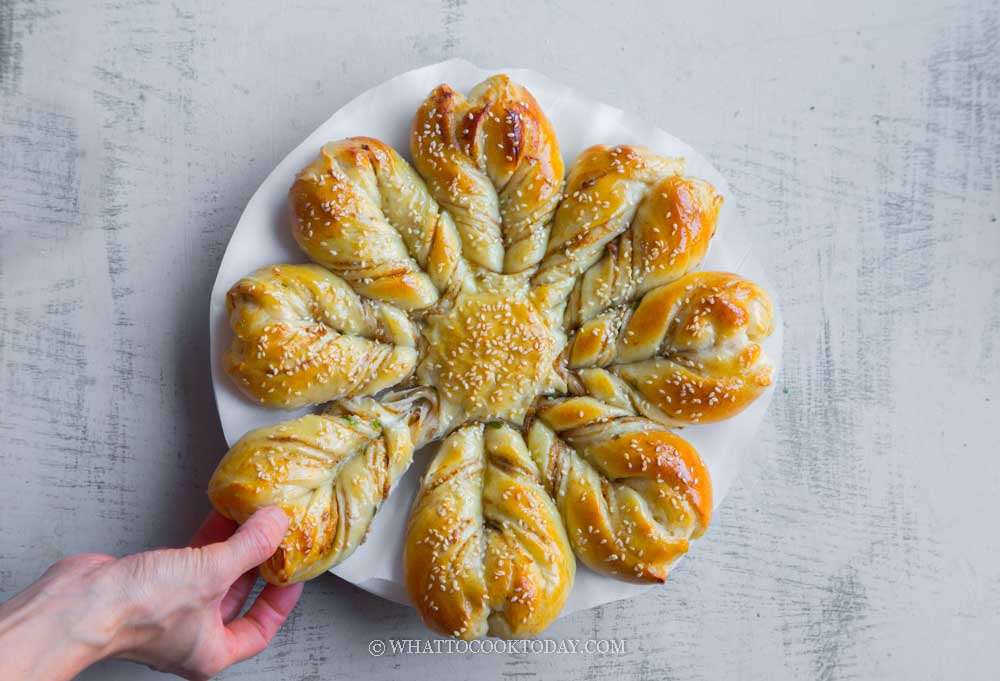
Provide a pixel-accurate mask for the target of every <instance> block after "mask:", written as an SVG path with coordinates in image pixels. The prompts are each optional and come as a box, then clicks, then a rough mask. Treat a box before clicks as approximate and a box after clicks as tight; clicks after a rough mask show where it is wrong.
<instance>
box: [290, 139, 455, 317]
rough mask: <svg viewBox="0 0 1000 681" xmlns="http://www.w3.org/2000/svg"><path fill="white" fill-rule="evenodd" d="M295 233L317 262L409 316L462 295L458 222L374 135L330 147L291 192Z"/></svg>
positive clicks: (321, 153) (305, 169)
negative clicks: (454, 220) (416, 311)
mask: <svg viewBox="0 0 1000 681" xmlns="http://www.w3.org/2000/svg"><path fill="white" fill-rule="evenodd" d="M289 205H290V210H291V222H292V234H293V235H294V236H295V240H296V241H297V242H298V244H299V246H300V247H301V248H302V250H303V251H305V253H306V255H308V256H309V259H310V260H312V261H313V262H317V263H319V264H320V265H323V266H325V267H327V268H329V269H330V270H332V271H333V272H336V273H337V274H339V275H340V276H342V277H344V279H346V280H347V281H349V282H350V283H351V285H352V286H353V287H354V289H355V290H356V291H357V292H358V293H360V294H362V295H364V296H368V297H370V298H375V299H377V300H382V301H386V302H390V303H393V304H394V305H397V306H398V307H401V308H403V309H405V310H417V309H421V308H426V307H429V306H431V305H433V304H434V303H436V302H438V299H439V298H441V297H442V296H444V297H445V298H448V297H449V296H453V295H455V294H457V293H458V291H459V290H461V288H462V286H463V285H464V282H465V277H466V273H467V267H466V265H465V262H464V259H463V258H462V254H461V243H460V241H459V237H458V233H457V232H456V231H455V224H454V223H453V222H452V220H451V217H450V216H449V215H448V213H445V212H443V211H442V210H441V208H440V207H439V206H438V204H437V202H436V201H435V200H434V199H433V198H432V197H431V195H430V193H428V191H427V186H426V185H425V184H424V181H423V180H422V179H420V176H419V175H417V174H416V173H415V172H414V171H413V168H411V167H410V164H408V163H407V162H406V161H405V160H403V158H402V157H401V156H400V155H399V154H398V153H396V151H395V150H394V149H393V148H392V147H390V146H389V145H387V144H385V143H383V142H380V141H378V140H376V139H372V138H370V137H352V138H350V139H345V140H341V141H339V142H331V143H330V144H327V145H325V146H324V147H323V149H322V150H321V151H320V155H319V158H317V159H316V160H315V161H313V162H312V163H311V164H309V165H308V166H306V167H305V168H304V169H303V170H302V172H300V173H299V175H298V177H297V178H296V180H295V184H293V185H292V188H291V190H290V191H289Z"/></svg>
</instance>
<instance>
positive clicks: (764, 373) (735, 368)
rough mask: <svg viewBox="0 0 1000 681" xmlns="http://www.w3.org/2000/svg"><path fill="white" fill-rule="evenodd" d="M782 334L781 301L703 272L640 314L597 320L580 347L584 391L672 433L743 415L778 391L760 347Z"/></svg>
mask: <svg viewBox="0 0 1000 681" xmlns="http://www.w3.org/2000/svg"><path fill="white" fill-rule="evenodd" d="M772 328H773V315H772V310H771V302H770V299H769V298H768V297H767V294H766V293H765V292H764V290H763V289H761V288H760V287H759V286H757V285H756V284H754V283H752V282H750V281H747V280H746V279H743V278H741V277H739V276H737V275H735V274H727V273H723V272H693V273H691V274H688V275H686V276H684V277H682V278H681V279H678V280H677V281H675V282H673V283H671V284H667V285H666V286H661V287H659V288H656V289H653V290H652V291H650V292H649V293H647V294H646V295H645V296H644V297H643V298H642V299H641V300H640V301H639V303H638V306H637V307H636V308H635V310H632V309H630V308H628V307H622V308H618V309H615V310H611V311H608V312H606V313H604V314H602V315H600V316H598V317H596V318H595V319H593V320H591V321H590V322H587V323H586V324H584V325H583V326H582V327H580V329H579V331H578V332H577V333H576V335H575V336H574V338H573V339H572V341H571V344H570V351H569V368H570V370H575V372H576V375H577V377H578V378H579V381H580V384H581V385H580V386H578V389H579V390H580V391H583V392H587V393H589V394H590V395H593V396H594V397H597V398H599V399H601V400H604V401H606V402H608V403H609V404H612V405H615V406H617V407H620V408H624V409H630V410H635V411H637V412H638V413H640V414H644V415H646V416H648V417H649V418H652V419H655V420H656V421H659V422H660V423H664V424H667V425H685V424H693V423H712V422H715V421H719V420H722V419H726V418H729V417H731V416H734V415H735V414H737V413H739V412H740V411H742V410H743V409H745V408H746V407H747V406H749V405H750V403H751V402H753V400H755V399H756V398H757V397H759V396H760V394H761V393H762V392H763V391H764V389H765V388H766V387H767V386H768V385H770V384H771V366H770V364H769V362H768V361H767V359H766V358H765V357H764V354H763V350H762V349H761V347H760V345H759V344H758V341H760V340H763V339H764V338H766V337H767V336H768V335H770V333H771V331H772Z"/></svg>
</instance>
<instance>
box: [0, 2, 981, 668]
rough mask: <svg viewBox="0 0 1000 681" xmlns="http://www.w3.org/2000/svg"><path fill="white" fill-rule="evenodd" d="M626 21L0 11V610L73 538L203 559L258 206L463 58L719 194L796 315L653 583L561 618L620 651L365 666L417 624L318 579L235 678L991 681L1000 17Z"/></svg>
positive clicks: (864, 7)
mask: <svg viewBox="0 0 1000 681" xmlns="http://www.w3.org/2000/svg"><path fill="white" fill-rule="evenodd" d="M645 4H646V5H648V7H647V8H645V9H643V10H639V9H636V8H635V7H633V6H629V5H628V4H626V3H618V2H602V3H592V4H591V3H586V4H585V3H582V2H572V1H569V0H566V1H564V2H556V1H553V0H536V1H534V2H529V3H524V4H523V5H520V4H516V3H515V4H512V3H509V2H508V3H497V4H496V6H495V7H489V6H487V3H477V4H473V3H467V2H465V1H464V0H445V1H444V2H430V3H428V2H408V3H406V4H405V5H404V4H403V3H402V2H400V3H399V6H398V7H397V8H396V9H391V8H390V7H388V6H387V5H383V4H381V3H373V2H357V3H343V4H339V5H334V3H326V2H320V1H318V0H309V1H306V0H299V1H297V2H291V3H274V4H273V5H272V4H270V3H264V2H257V3H248V2H210V3H198V4H197V5H196V4H195V3H182V2H158V1H156V0H151V1H149V2H129V1H121V2H103V3H93V4H91V5H90V6H87V5H88V3H84V2H79V1H77V0H66V1H65V2H46V1H44V0H36V1H30V0H0V434H2V436H3V445H2V446H0V468H2V470H3V475H2V477H0V598H5V597H7V596H9V595H11V594H12V593H14V592H16V591H18V590H20V589H21V588H23V587H24V586H25V585H26V584H27V583H29V582H30V581H31V580H32V579H33V578H34V577H35V576H37V574H38V573H39V572H40V571H41V570H42V569H43V567H44V566H45V565H47V564H48V563H49V562H51V561H53V560H55V559H57V558H58V557H60V556H62V555H64V554H67V553H70V552H76V551H82V550H100V551H107V552H112V553H124V552H131V551H135V550H138V549H142V548H146V547H149V546H151V545H158V544H169V543H179V542H182V541H184V540H185V539H186V538H187V536H188V535H189V534H190V533H191V531H192V530H193V529H194V527H195V526H196V524H197V523H198V521H199V519H200V517H201V516H202V515H203V514H204V513H205V512H206V510H207V508H208V504H207V502H206V500H205V498H204V494H203V488H204V485H205V482H206V481H207V479H208V476H209V474H210V473H211V470H212V468H213V467H214V463H215V462H216V461H217V459H218V457H219V456H220V455H221V454H222V450H223V447H224V445H223V440H222V437H221V434H220V430H219V427H218V422H217V419H216V415H215V411H214V404H213V401H212V396H211V392H210V381H209V373H208V356H207V342H208V334H207V320H206V316H207V304H208V292H209V288H210V285H211V282H212V280H213V277H214V274H215V269H216V266H217V264H218V262H219V259H220V258H221V255H222V252H223V249H224V248H225V245H226V242H227V240H228V238H229V234H230V232H231V230H232V228H233V226H234V225H235V222H236V220H237V218H238V216H239V214H240V212H241V210H242V207H243V205H244V204H245V202H246V201H247V199H248V198H249V196H250V195H251V194H252V192H253V190H254V189H255V187H256V186H257V185H258V184H259V182H260V181H261V180H262V179H263V178H264V176H265V175H266V174H267V173H268V172H269V171H270V169H271V168H272V167H273V166H274V164H275V163H276V162H277V161H278V160H279V159H280V158H281V157H282V156H283V155H284V154H285V153H286V152H287V151H288V150H289V149H290V148H291V147H292V146H294V145H295V144H296V143H297V142H298V141H299V140H300V139H301V138H302V137H304V136H305V135H306V134H307V133H308V132H310V131H311V130H312V129H313V128H314V127H315V126H316V125H317V124H318V123H319V122H321V121H322V120H324V119H325V118H326V117H327V116H328V115H329V114H330V113H331V112H332V111H333V110H335V109H336V108H337V107H339V106H340V105H341V104H343V103H344V102H346V101H347V100H349V99H350V98H352V97H353V96H354V95H356V94H357V93H359V92H361V91H362V90H364V89H366V88H368V87H369V86H371V85H372V84H375V83H377V82H380V81H382V80H384V79H385V78H387V77H389V76H392V75H394V74H396V73H399V72H401V71H404V70H407V69H409V68H412V67H414V66H417V65H421V64H425V63H430V62H433V61H437V60H439V59H443V58H446V57H450V56H462V57H466V58H468V59H471V60H472V61H474V62H477V63H479V64H482V65H484V66H491V65H500V64H505V63H509V64H516V65H524V66H530V67H532V68H535V69H537V70H539V71H542V72H544V73H547V74H548V75H550V76H552V77H554V78H556V79H558V80H562V81H564V82H566V83H568V84H570V85H572V86H574V87H576V88H578V89H580V90H581V91H583V92H585V93H587V94H589V95H591V96H593V97H595V98H597V99H602V100H605V101H608V102H612V103H614V104H616V105H618V106H620V107H622V108H624V109H627V110H630V111H633V112H635V113H638V114H640V115H642V116H644V117H646V118H648V119H649V120H651V121H653V122H655V123H656V124H658V125H660V126H661V127H663V128H665V129H667V130H669V131H671V132H672V133H674V134H676V135H678V136H679V137H681V138H682V139H684V140H686V141H688V142H690V143H692V144H693V145H694V146H695V147H697V148H699V149H701V150H702V151H704V152H705V153H706V154H707V155H708V156H709V157H710V158H711V159H712V160H713V161H714V162H715V163H716V165H718V167H719V168H720V169H722V171H723V172H725V173H727V174H728V176H729V178H730V180H731V183H732V185H733V188H734V196H732V197H730V198H731V200H732V201H733V203H735V204H736V205H738V207H739V209H740V210H741V211H742V212H743V214H744V222H745V223H746V224H747V225H748V226H750V227H751V228H752V229H753V230H754V231H755V233H756V234H757V235H758V238H757V245H756V252H757V254H758V256H759V257H760V259H761V260H762V261H763V262H764V263H765V265H766V266H767V267H768V268H769V270H770V272H771V273H772V275H773V279H774V280H775V282H776V283H777V285H778V288H779V293H780V296H781V300H782V305H783V312H784V315H785V319H786V323H787V328H786V336H785V339H786V340H785V355H784V362H785V364H784V370H783V375H782V381H781V385H780V386H779V392H778V395H777V397H776V399H775V402H774V404H773V406H772V409H771V411H770V413H769V415H768V418H767V420H766V422H765V426H764V429H763V431H762V432H761V434H760V437H759V439H758V441H757V444H756V445H755V446H754V447H753V450H752V451H751V452H750V453H749V457H748V462H747V463H746V464H745V466H744V469H743V471H742V475H741V479H740V481H739V482H738V483H737V485H736V488H735V489H734V491H733V492H732V493H731V494H730V496H729V497H728V498H727V499H726V502H725V504H724V505H723V507H722V509H721V510H720V512H719V513H718V515H717V517H716V518H715V520H714V523H713V527H712V529H711V530H710V531H709V533H708V535H707V537H706V538H705V539H703V540H702V541H700V542H698V544H697V545H696V547H695V548H694V549H693V551H692V555H691V557H690V560H688V561H686V562H685V563H684V565H683V566H682V567H681V569H679V570H678V571H677V572H676V573H675V574H674V575H673V576H672V577H671V580H670V582H669V583H668V585H667V586H665V587H663V588H661V589H659V590H658V591H656V592H654V595H652V596H650V597H648V598H642V599H640V600H637V601H633V602H623V603H618V604H614V605H610V606H606V607H604V608H600V609H597V610H592V611H589V612H585V613H580V614H576V615H573V616H570V617H567V618H565V619H563V620H560V621H559V622H558V623H557V624H556V625H555V626H554V627H553V628H552V629H551V631H550V636H551V637H553V638H563V637H581V638H586V637H610V638H624V639H627V640H628V645H629V653H628V654H625V655H621V656H615V657H600V656H587V655H575V656H564V655H537V656H513V657H512V656H506V655H479V656H461V655H458V656H455V655H451V656H444V655H441V656H431V655H427V656H424V655H409V656H405V657H392V656H386V657H383V658H373V657H370V656H369V654H368V652H367V643H368V641H369V640H370V639H372V638H376V637H383V638H384V637H390V636H392V637H402V638H408V637H423V636H424V635H425V634H424V629H423V627H422V626H421V624H420V623H419V621H418V619H417V617H416V616H415V615H414V614H413V613H412V612H411V611H409V610H408V609H406V608H403V607H400V606H397V605H393V604H390V603H387V602H383V601H380V600H378V599H376V598H374V597H371V596H368V595H367V594H365V593H363V592H360V591H358V590H356V589H354V588H353V587H350V586H348V585H346V584H344V583H342V582H340V581H339V580H337V579H336V578H334V577H329V578H324V579H319V580H317V581H315V582H312V583H310V584H309V585H308V586H307V588H306V593H305V596H304V599H303V601H302V603H301V604H300V606H299V607H298V609H297V610H296V612H295V613H294V614H293V616H292V618H291V621H290V622H289V624H288V625H287V626H286V628H285V629H284V630H283V631H282V632H281V634H280V635H279V637H278V639H277V640H276V641H275V643H274V644H273V646H272V647H271V648H270V649H269V650H268V651H267V652H265V653H264V654H263V655H262V656H260V657H259V658H257V659H255V660H253V661H250V662H248V663H245V664H243V665H240V666H238V667H235V668H233V669H232V670H230V671H229V672H228V673H227V674H225V675H224V677H225V678H233V679H236V678H239V679H270V678H280V679H287V680H295V681H300V680H301V681H305V680H307V679H334V678H345V679H346V678H351V679H355V678H385V677H388V676H391V675H397V674H398V675H406V676H407V677H409V678H416V679H438V678H452V677H455V678H474V677H475V678H494V677H498V676H504V677H527V678H532V677H538V678H545V679H551V680H552V681H570V680H573V681H576V680H578V679H586V680H591V679H597V678H603V677H606V676H614V677H616V678H618V679H622V680H626V679H627V680H631V679H723V678H725V679H735V678H747V679H756V678H774V679H777V678H819V679H869V678H892V679H905V680H907V681H909V680H912V679H940V678H967V679H987V678H995V676H996V672H995V670H996V668H997V667H998V666H1000V649H998V647H997V645H996V642H997V638H998V636H1000V536H998V535H1000V531H998V529H997V526H998V521H1000V510H998V502H997V495H998V490H1000V464H998V455H1000V451H998V447H997V444H996V443H997V437H996V430H995V428H996V424H997V422H998V421H1000V411H998V406H1000V390H998V387H997V386H998V383H1000V347H998V346H1000V223H998V219H1000V39H998V35H1000V5H998V3H996V2H956V3H948V4H942V3H940V2H936V1H935V2H925V1H923V0H914V1H910V2H895V3H869V2H855V1H854V0H847V1H842V2H838V3H828V2H823V3H811V2H798V3H788V6H786V7H783V8H780V9H779V7H778V3H765V4H766V5H767V8H766V9H762V8H761V7H760V5H759V4H758V3H741V4H742V5H746V6H745V7H740V6H738V5H737V6H733V7H725V8H723V7H722V6H715V5H714V3H710V2H702V3H680V4H676V5H673V4H671V3H656V4H655V5H654V3H645ZM732 4H734V5H736V3H732ZM279 5H280V6H279ZM871 5H876V6H871ZM404 7H405V9H404ZM360 132H363V131H359V133H360ZM147 675H148V676H150V677H152V676H155V675H154V674H153V673H152V672H145V671H144V670H142V669H141V668H139V667H135V666H131V665H127V664H124V663H114V662H112V663H104V664H102V665H99V666H98V667H97V668H95V669H94V670H91V671H90V672H88V673H87V674H85V675H84V677H85V678H88V679H126V678H127V679H132V678H140V677H145V676H147Z"/></svg>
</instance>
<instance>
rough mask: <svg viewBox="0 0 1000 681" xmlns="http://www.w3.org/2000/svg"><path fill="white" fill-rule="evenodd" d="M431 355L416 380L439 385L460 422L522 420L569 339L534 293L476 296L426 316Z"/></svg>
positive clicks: (446, 404)
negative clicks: (525, 294) (546, 312)
mask: <svg viewBox="0 0 1000 681" xmlns="http://www.w3.org/2000/svg"><path fill="white" fill-rule="evenodd" d="M425 321H426V325H425V327H424V330H423V338H424V345H425V347H426V350H427V354H426V356H425V357H424V358H423V359H422V360H421V362H420V365H419V366H418V368H417V378H418V379H419V380H420V381H421V382H422V383H424V384H425V385H433V386H435V387H437V388H438V390H439V392H440V395H441V401H442V402H443V403H444V406H443V409H444V410H445V411H447V412H449V413H454V414H455V415H456V416H455V418H457V420H458V422H459V423H461V422H464V421H465V420H476V419H482V420H486V419H501V418H502V419H507V420H509V421H511V422H514V423H520V422H521V420H522V418H523V416H524V412H525V410H526V409H527V407H528V406H529V405H530V404H531V402H532V400H534V398H535V395H537V394H538V392H539V391H540V390H541V389H543V388H544V387H545V386H548V385H550V384H551V383H552V381H553V380H554V377H553V376H552V365H553V361H554V360H555V359H556V357H557V355H558V354H559V352H560V351H561V349H562V347H563V346H564V345H565V343H566V337H565V335H564V334H563V333H562V331H561V329H560V328H559V327H558V325H557V324H555V323H554V320H553V319H552V318H551V316H549V315H546V314H545V312H544V310H542V309H539V307H538V306H537V305H536V303H535V301H534V299H533V298H531V297H529V296H523V297H519V296H513V297H512V296H510V295H506V294H497V293H474V294H466V295H463V296H460V297H459V299H458V300H457V301H456V303H455V305H454V307H452V309H451V310H449V311H448V312H447V313H442V314H435V315H430V316H428V317H427V319H426V320H425Z"/></svg>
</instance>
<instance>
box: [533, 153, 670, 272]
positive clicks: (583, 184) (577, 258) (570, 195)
mask: <svg viewBox="0 0 1000 681" xmlns="http://www.w3.org/2000/svg"><path fill="white" fill-rule="evenodd" d="M683 171H684V162H683V160H681V159H674V158H666V157H663V156H659V155H657V154H654V153H653V152H652V151H650V150H649V149H646V148H644V147H632V146H627V145H622V146H617V147H606V146H603V145H598V146H593V147H590V148H589V149H587V150H585V151H584V152H583V153H582V154H580V156H579V157H578V158H577V159H576V161H575V162H574V163H573V166H572V167H571V168H570V171H569V176H568V177H567V178H566V190H565V198H564V199H563V200H562V202H561V203H560V204H559V209H558V210H557V211H556V215H555V219H554V220H553V223H552V234H551V236H550V237H549V243H548V247H547V248H546V250H545V258H544V259H543V260H542V262H541V265H540V266H539V270H538V272H537V273H536V274H535V277H534V283H535V284H536V285H556V286H564V287H566V288H567V290H568V289H569V288H571V287H572V285H573V280H574V279H575V278H576V277H577V276H579V275H580V274H583V272H585V271H586V270H587V269H588V268H590V267H591V266H592V265H594V264H595V263H596V262H597V261H598V260H599V259H600V257H601V255H602V254H603V252H604V249H605V247H606V246H607V245H608V243H609V242H611V240H612V239H614V238H616V237H617V236H618V235H620V234H622V233H623V232H624V231H625V230H626V229H628V227H629V225H630V224H631V223H632V220H633V218H634V217H635V215H636V211H637V209H638V207H639V204H640V203H641V202H642V201H643V199H645V198H646V196H647V195H649V194H650V193H651V192H652V190H653V189H654V188H655V187H656V185H658V184H659V183H660V182H662V181H663V180H664V179H665V178H667V177H671V176H674V175H680V174H681V173H683Z"/></svg>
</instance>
